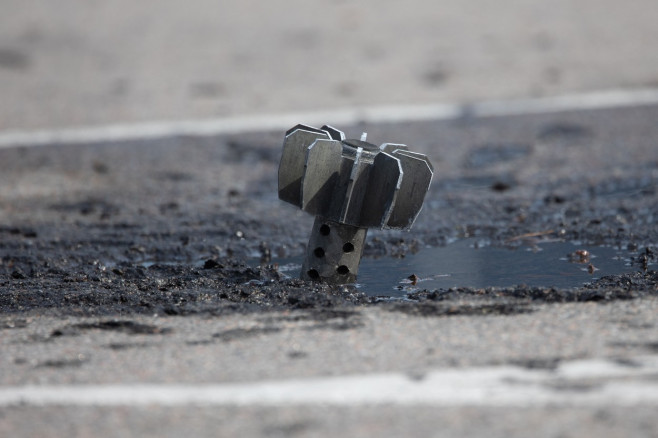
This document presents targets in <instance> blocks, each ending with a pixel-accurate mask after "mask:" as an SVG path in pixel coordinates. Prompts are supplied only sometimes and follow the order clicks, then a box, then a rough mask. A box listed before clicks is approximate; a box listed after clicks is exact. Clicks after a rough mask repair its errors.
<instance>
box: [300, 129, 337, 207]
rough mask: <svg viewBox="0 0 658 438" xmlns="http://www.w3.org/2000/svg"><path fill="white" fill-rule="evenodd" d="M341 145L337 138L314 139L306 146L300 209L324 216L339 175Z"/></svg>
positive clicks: (329, 205)
mask: <svg viewBox="0 0 658 438" xmlns="http://www.w3.org/2000/svg"><path fill="white" fill-rule="evenodd" d="M342 151H343V146H342V145H341V143H340V141H337V140H322V139H320V140H316V141H315V143H313V144H312V145H311V146H309V147H308V151H307V155H306V166H305V169H304V176H303V177H302V210H304V211H306V212H308V213H311V214H313V215H316V216H317V215H321V216H324V217H326V216H327V215H328V213H329V209H330V207H331V199H332V197H333V196H334V195H335V189H336V185H337V184H338V180H339V177H340V170H341V164H342V161H343V157H342Z"/></svg>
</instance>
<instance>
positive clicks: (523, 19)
mask: <svg viewBox="0 0 658 438" xmlns="http://www.w3.org/2000/svg"><path fill="white" fill-rule="evenodd" d="M2 5H3V13H2V14H0V132H6V131H14V130H19V131H20V130H35V129H36V130H38V129H51V128H70V127H81V126H82V127H86V126H98V125H107V124H117V123H137V122H145V121H167V120H171V121H176V120H187V119H206V118H224V117H234V116H245V115H256V114H257V115H263V114H265V115H267V114H276V113H280V112H286V111H294V112H300V111H301V112H303V111H307V110H320V109H321V110H326V109H338V108H354V107H361V106H371V105H391V104H392V105H396V104H424V103H439V102H451V103H452V102H454V103H463V102H470V101H478V100H486V99H498V98H516V97H533V96H547V95H559V94H566V93H573V92H582V91H592V90H607V89H618V88H625V89H633V88H647V87H658V50H656V47H655V46H656V42H658V25H657V24H656V23H658V3H657V2H656V1H655V0H629V1H626V2H619V1H615V0H579V1H569V0H554V1H550V2H548V1H540V0H529V1H525V0H507V1H504V2H498V1H491V0H472V1H468V2H464V1H459V0H441V1H423V0H411V1H407V2H394V1H388V0H378V1H375V0H364V1H358V2H357V1H346V0H311V1H309V0H289V1H285V2H266V1H257V0H224V1H210V0H193V1H186V2H180V1H174V0H160V1H140V2H134V1H128V0H115V1H112V2H104V1H81V0H61V1H57V2H53V1H50V0H4V1H3V2H2Z"/></svg>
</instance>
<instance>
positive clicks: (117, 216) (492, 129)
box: [0, 107, 658, 348]
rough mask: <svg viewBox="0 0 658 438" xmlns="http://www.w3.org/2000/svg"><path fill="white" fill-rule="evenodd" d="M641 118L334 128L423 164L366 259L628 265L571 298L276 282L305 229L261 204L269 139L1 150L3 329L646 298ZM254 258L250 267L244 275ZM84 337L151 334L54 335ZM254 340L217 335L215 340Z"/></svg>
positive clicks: (651, 229)
mask: <svg viewBox="0 0 658 438" xmlns="http://www.w3.org/2000/svg"><path fill="white" fill-rule="evenodd" d="M656 119H658V108H656V107H649V108H643V109H642V110H641V111H640V110H637V109H633V108H630V109H626V110H615V111H612V110H606V111H593V112H581V113H573V114H570V113H563V114H553V115H535V116H524V117H516V118H492V119H472V118H469V117H467V116H465V117H464V119H463V120H457V121H450V122H423V123H421V122H418V123H407V124H390V125H377V126H368V125H367V124H362V125H359V126H354V127H343V128H345V130H346V131H347V132H348V133H349V134H352V135H357V133H360V132H361V131H369V133H370V136H369V138H372V141H375V142H378V141H379V140H380V139H381V141H382V142H383V141H384V140H387V141H396V142H401V143H407V144H410V145H413V147H414V148H415V149H418V150H419V152H422V153H426V154H427V155H428V156H429V157H430V159H431V160H432V161H433V162H434V163H435V167H436V168H437V173H436V175H435V179H434V181H433V184H432V186H431V188H430V191H429V193H428V195H427V198H426V203H425V206H424V209H423V211H422V212H421V214H420V216H419V219H418V221H417V223H416V224H415V226H414V228H413V229H412V231H411V232H409V233H404V232H395V231H379V230H374V231H370V232H369V234H368V239H367V243H366V249H365V253H364V256H365V257H369V258H384V257H385V258H389V259H390V258H393V259H395V258H397V259H400V258H404V257H406V256H407V255H409V254H413V253H415V252H417V251H418V250H419V249H420V248H423V247H427V246H430V247H431V246H444V245H446V244H447V243H448V242H452V241H455V239H466V238H469V239H472V238H475V239H480V240H482V241H486V244H487V245H492V246H498V247H516V246H519V245H528V244H535V243H542V242H548V241H565V242H581V243H586V244H590V245H610V246H614V247H615V248H624V249H627V250H628V251H632V252H633V253H634V254H635V255H634V259H633V270H632V271H633V272H630V273H624V274H621V275H609V276H603V277H601V278H599V279H598V280H597V281H595V282H593V283H590V284H587V285H583V286H582V287H576V288H557V287H550V286H546V287H528V286H524V285H521V284H519V285H516V286H512V287H484V288H468V287H454V288H448V289H435V290H416V291H413V292H411V293H409V294H408V295H407V296H405V297H403V298H402V299H401V300H402V301H400V299H398V300H397V301H396V300H391V299H388V298H387V296H388V295H390V293H389V291H386V290H382V292H381V294H375V296H370V295H366V294H365V293H363V292H362V291H360V290H359V289H358V288H356V287H354V286H353V285H347V286H329V285H323V284H318V283H312V282H305V281H302V280H297V279H291V278H289V277H288V276H287V275H285V274H284V273H283V272H281V270H280V269H279V266H278V265H276V263H273V262H272V260H273V259H276V258H282V257H291V256H298V255H301V254H302V253H303V251H304V245H305V243H306V240H307V238H308V235H309V232H310V230H311V224H312V221H313V218H312V217H309V216H307V215H305V214H304V213H302V212H299V211H296V210H295V209H293V208H291V207H288V206H286V205H285V204H284V203H283V202H281V201H279V200H278V199H277V198H276V174H277V166H278V160H279V156H280V149H281V141H282V135H283V133H278V132H270V133H251V134H244V135H239V136H238V135H233V136H219V137H203V138H201V137H199V138H197V137H175V138H168V139H160V140H148V141H147V140H143V141H134V142H130V143H125V142H124V143H103V144H94V145H65V144H61V145H55V146H48V147H44V148H24V149H23V148H20V149H5V150H0V183H1V184H0V186H1V187H2V188H0V312H2V313H3V314H4V315H5V316H4V317H3V319H2V320H1V321H0V330H10V329H12V328H14V327H21V324H24V323H25V318H24V315H25V314H30V313H39V314H52V315H77V316H86V315H96V316H102V317H113V318H114V317H116V316H117V315H123V316H125V315H131V314H149V315H150V314H162V315H179V316H185V315H192V314H207V315H220V314H227V313H235V312H244V313H254V312H256V313H258V312H266V311H270V310H296V311H299V312H298V314H299V315H304V316H295V318H313V320H314V321H313V323H312V324H309V329H313V327H321V326H324V327H329V328H333V329H336V330H344V329H351V328H354V327H358V326H359V324H360V323H359V320H358V317H355V316H352V315H351V314H350V312H353V311H355V310H354V309H355V308H358V307H360V306H383V307H386V308H389V309H390V310H391V311H397V312H404V313H406V314H409V315H413V316H421V317H427V316H442V317H444V316H445V317H449V316H451V315H469V316H477V315H507V314H515V313H521V312H531V311H532V309H533V307H532V306H535V305H540V304H542V303H561V302H611V301H615V300H628V299H637V298H642V297H644V296H648V295H656V294H658V274H657V272H656V270H655V269H656V268H655V266H656V261H657V260H656V257H657V256H656V254H657V253H658V248H657V245H658V227H656V221H657V220H658V148H656V147H655V139H656V138H658V125H656V124H655V123H653V122H650V121H651V120H656ZM328 122H330V121H328ZM254 257H255V258H259V259H260V260H261V263H260V264H259V266H256V267H254V266H253V264H251V265H250V264H249V263H248V260H250V259H253V258H254ZM409 274H410V275H411V274H414V272H409ZM377 295H379V296H377ZM304 312H306V313H304ZM327 312H347V313H344V314H341V313H336V314H332V313H327ZM309 315H313V316H309ZM330 315H337V316H330ZM103 321H105V320H103ZM264 327H265V329H267V327H268V326H264ZM272 327H276V326H272ZM85 330H118V331H121V332H124V333H132V332H136V333H147V332H148V331H149V330H150V328H148V327H147V328H144V327H138V326H136V325H132V324H131V323H129V322H125V323H121V321H120V320H116V321H115V320H114V319H110V320H107V321H105V322H100V323H98V325H97V326H94V327H91V326H90V327H81V326H74V327H64V328H62V335H69V334H75V333H78V332H81V331H85ZM157 330H162V329H157ZM258 330H261V331H262V330H264V328H260V329H258ZM251 335H253V333H251V332H249V331H247V332H239V333H238V332H236V333H217V334H216V336H214V337H213V339H212V341H213V342H227V341H230V340H231V339H234V338H235V337H240V336H251ZM110 348H112V347H110ZM117 348H124V347H122V346H118V347H117ZM125 348H130V346H129V345H128V346H126V347H125Z"/></svg>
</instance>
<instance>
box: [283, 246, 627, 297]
mask: <svg viewBox="0 0 658 438" xmlns="http://www.w3.org/2000/svg"><path fill="white" fill-rule="evenodd" d="M477 247H478V245H477V241H476V240H474V239H465V240H460V241H457V242H455V243H452V244H450V245H447V246H444V247H438V248H426V249H423V250H421V251H419V252H418V253H416V254H409V255H407V256H406V257H405V258H402V259H397V258H391V257H383V258H377V259H374V258H368V257H364V258H363V259H362V260H361V265H360V267H359V276H358V284H357V287H358V288H359V289H360V290H362V291H363V292H365V293H366V294H368V295H379V296H381V295H386V296H396V297H403V296H405V295H406V293H408V292H412V291H416V290H422V289H429V290H432V289H448V288H451V287H469V288H484V287H510V286H515V285H520V284H524V285H527V286H544V287H556V288H572V287H580V286H582V285H584V284H585V283H589V282H591V281H593V280H596V279H597V278H600V277H603V276H605V275H614V274H622V273H627V272H633V271H636V270H638V269H639V268H638V267H637V266H631V264H630V257H631V254H630V253H629V252H628V251H622V250H618V249H614V248H611V247H600V246H589V245H578V246H576V245H574V244H572V243H568V242H546V243H540V244H537V245H534V246H532V247H528V246H521V247H518V248H515V249H507V248H495V247H491V246H484V247H480V248H477ZM583 251H584V252H583ZM274 262H278V263H279V270H280V271H281V272H283V273H285V274H286V275H289V276H291V277H297V276H298V275H299V269H300V263H301V258H299V259H285V260H283V259H282V260H278V261H277V260H274Z"/></svg>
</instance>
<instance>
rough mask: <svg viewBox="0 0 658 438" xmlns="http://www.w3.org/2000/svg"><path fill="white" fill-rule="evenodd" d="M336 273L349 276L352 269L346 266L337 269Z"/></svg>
mask: <svg viewBox="0 0 658 438" xmlns="http://www.w3.org/2000/svg"><path fill="white" fill-rule="evenodd" d="M336 272H338V273H339V274H340V275H347V274H349V273H350V268H348V267H347V266H345V265H340V266H339V267H337V268H336Z"/></svg>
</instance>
